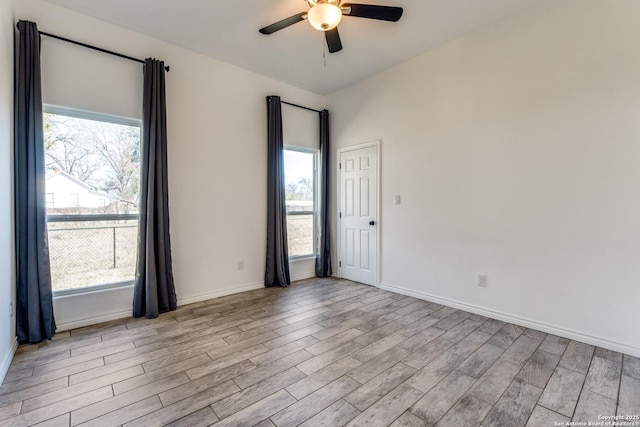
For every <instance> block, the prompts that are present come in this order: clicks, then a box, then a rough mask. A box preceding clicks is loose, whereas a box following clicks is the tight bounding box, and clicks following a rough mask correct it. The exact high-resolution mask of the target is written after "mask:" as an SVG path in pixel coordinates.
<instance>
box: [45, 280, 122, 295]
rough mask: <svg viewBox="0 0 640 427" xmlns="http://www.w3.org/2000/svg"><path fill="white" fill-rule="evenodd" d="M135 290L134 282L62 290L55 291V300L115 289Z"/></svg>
mask: <svg viewBox="0 0 640 427" xmlns="http://www.w3.org/2000/svg"><path fill="white" fill-rule="evenodd" d="M124 288H133V281H127V282H117V283H107V284H105V285H94V286H86V287H83V288H73V289H62V290H59V291H53V298H54V299H55V298H64V297H69V296H74V295H81V294H91V293H95V292H102V291H109V290H113V289H124Z"/></svg>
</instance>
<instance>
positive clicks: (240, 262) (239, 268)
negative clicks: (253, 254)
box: [238, 261, 244, 271]
mask: <svg viewBox="0 0 640 427" xmlns="http://www.w3.org/2000/svg"><path fill="white" fill-rule="evenodd" d="M242 270H244V261H238V271H242Z"/></svg>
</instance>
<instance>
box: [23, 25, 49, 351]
mask: <svg viewBox="0 0 640 427" xmlns="http://www.w3.org/2000/svg"><path fill="white" fill-rule="evenodd" d="M18 31H19V33H20V34H19V37H18V51H17V55H16V70H15V105H14V109H15V111H14V113H15V123H14V132H15V141H14V143H15V148H14V156H15V158H14V174H15V227H16V228H15V232H16V235H15V238H16V276H17V277H16V279H17V280H16V293H17V301H16V330H17V334H18V341H19V342H20V343H26V342H30V343H37V342H40V341H42V340H44V339H51V337H52V336H53V333H54V332H55V330H56V322H55V319H54V317H53V297H52V292H51V269H50V266H49V243H48V239H47V213H46V204H45V193H46V190H45V161H44V138H43V129H42V92H41V82H40V34H39V32H38V27H37V25H36V24H35V23H34V22H28V21H20V22H18Z"/></svg>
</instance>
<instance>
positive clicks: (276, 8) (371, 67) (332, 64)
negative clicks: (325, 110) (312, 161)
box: [48, 0, 540, 94]
mask: <svg viewBox="0 0 640 427" xmlns="http://www.w3.org/2000/svg"><path fill="white" fill-rule="evenodd" d="M48 1H50V2H51V3H55V4H58V5H60V6H63V7H66V8H69V9H73V10H76V11H78V12H81V13H84V14H86V15H89V16H93V17H96V18H98V19H101V20H103V21H107V22H110V23H112V24H115V25H118V26H121V27H124V28H128V29H131V30H134V31H137V32H139V33H142V34H146V35H149V36H151V37H154V38H157V39H160V40H163V41H166V42H169V43H172V44H175V45H178V46H181V47H183V48H186V49H189V50H192V51H195V52H198V53H201V54H203V55H207V56H210V57H212V58H215V59H218V60H221V61H224V62H227V63H230V64H234V65H237V66H239V67H242V68H245V69H247V70H251V71H254V72H256V73H260V74H263V75H267V76H270V77H273V78H276V79H278V80H282V81H285V82H287V83H290V84H293V85H295V86H299V87H301V88H304V89H307V90H310V91H313V92H316V93H319V94H329V93H331V92H334V91H336V90H338V89H341V88H343V87H346V86H349V85H351V84H353V83H355V82H357V81H359V80H362V79H364V78H366V77H368V76H370V75H373V74H375V73H378V72H380V71H382V70H384V69H386V68H389V67H392V66H394V65H396V64H399V63H401V62H403V61H406V60H408V59H410V58H412V57H414V56H416V55H419V54H420V53H423V52H425V51H427V50H429V49H433V48H434V47H436V46H438V45H441V44H444V43H446V42H448V41H450V40H453V39H456V38H458V37H461V36H464V35H465V34H467V33H469V32H471V31H473V30H475V29H477V28H480V27H482V26H485V25H488V24H490V23H492V22H495V21H497V20H499V19H501V18H504V17H506V16H508V15H510V14H513V13H516V12H518V11H519V10H522V9H524V8H526V7H528V6H530V5H532V4H533V3H536V2H538V1H540V0H481V1H480V0H357V1H358V2H361V3H368V4H376V5H390V6H400V7H403V8H404V15H403V17H402V19H401V20H400V21H399V22H397V23H390V22H384V21H375V20H370V19H363V18H355V17H345V18H344V19H343V20H342V22H341V23H340V25H339V27H338V29H339V31H340V35H341V38H342V43H343V46H344V49H343V50H342V51H340V52H337V53H333V54H330V53H329V52H328V51H327V50H326V44H325V39H324V35H323V34H322V33H321V32H319V31H317V30H315V29H313V28H312V27H311V25H309V23H308V22H306V21H305V22H300V23H298V24H295V25H293V26H291V27H288V28H286V29H284V30H281V31H279V32H277V33H274V34H272V35H263V34H260V33H259V32H258V29H259V28H262V27H264V26H266V25H269V24H271V23H273V22H276V21H278V20H280V19H283V18H285V17H288V16H291V15H294V14H297V13H300V12H302V11H305V10H307V9H308V5H307V3H306V1H304V0H230V1H213V0H180V1H176V0H135V1H131V0H109V1H104V0H48ZM345 2H346V1H345Z"/></svg>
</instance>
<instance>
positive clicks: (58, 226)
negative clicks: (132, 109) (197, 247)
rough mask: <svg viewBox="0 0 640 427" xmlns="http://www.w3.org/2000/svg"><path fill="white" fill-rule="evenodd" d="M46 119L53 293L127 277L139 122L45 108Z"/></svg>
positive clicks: (131, 271) (133, 241)
mask: <svg viewBox="0 0 640 427" xmlns="http://www.w3.org/2000/svg"><path fill="white" fill-rule="evenodd" d="M43 125H44V126H43V127H44V141H45V161H46V168H47V173H46V193H47V227H48V236H49V256H50V263H51V279H52V288H53V291H54V292H58V293H59V292H68V291H74V292H75V291H81V290H82V289H83V288H86V289H87V290H89V289H95V287H96V286H101V287H105V286H114V285H120V284H122V283H128V282H132V281H133V280H134V275H135V264H136V257H137V235H138V203H139V202H138V199H139V194H138V193H139V190H140V125H141V123H140V121H139V120H133V119H126V118H120V117H113V116H108V115H103V114H97V113H92V112H87V111H78V110H71V109H64V108H59V107H51V106H46V107H45V114H44V123H43ZM54 201H55V203H54Z"/></svg>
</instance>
